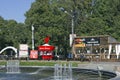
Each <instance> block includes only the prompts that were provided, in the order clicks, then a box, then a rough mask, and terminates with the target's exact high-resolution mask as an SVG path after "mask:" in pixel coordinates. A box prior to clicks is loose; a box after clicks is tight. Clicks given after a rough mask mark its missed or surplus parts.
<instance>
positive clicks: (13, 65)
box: [6, 60, 20, 73]
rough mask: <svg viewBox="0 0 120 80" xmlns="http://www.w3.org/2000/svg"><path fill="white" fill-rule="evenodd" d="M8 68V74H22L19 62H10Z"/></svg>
mask: <svg viewBox="0 0 120 80" xmlns="http://www.w3.org/2000/svg"><path fill="white" fill-rule="evenodd" d="M6 68H7V73H20V69H19V60H8V61H7V65H6Z"/></svg>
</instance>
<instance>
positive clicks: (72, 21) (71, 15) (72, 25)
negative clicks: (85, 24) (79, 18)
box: [64, 11, 74, 46]
mask: <svg viewBox="0 0 120 80" xmlns="http://www.w3.org/2000/svg"><path fill="white" fill-rule="evenodd" d="M64 12H65V13H66V14H68V15H69V16H70V17H71V18H72V19H71V34H72V42H73V39H74V15H73V14H70V13H68V12H67V11H64ZM70 46H71V44H70Z"/></svg>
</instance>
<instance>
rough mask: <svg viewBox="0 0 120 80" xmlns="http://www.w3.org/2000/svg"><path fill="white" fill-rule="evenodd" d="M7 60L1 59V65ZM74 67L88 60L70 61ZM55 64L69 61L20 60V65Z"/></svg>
mask: <svg viewBox="0 0 120 80" xmlns="http://www.w3.org/2000/svg"><path fill="white" fill-rule="evenodd" d="M6 63H7V61H0V65H6ZM70 63H72V66H73V67H78V64H86V62H79V61H70ZM55 64H62V65H64V64H66V65H68V64H69V61H39V60H32V61H31V60H29V61H25V60H20V66H54V65H55Z"/></svg>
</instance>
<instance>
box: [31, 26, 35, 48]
mask: <svg viewBox="0 0 120 80" xmlns="http://www.w3.org/2000/svg"><path fill="white" fill-rule="evenodd" d="M34 48H35V47H34V26H33V25H32V50H34Z"/></svg>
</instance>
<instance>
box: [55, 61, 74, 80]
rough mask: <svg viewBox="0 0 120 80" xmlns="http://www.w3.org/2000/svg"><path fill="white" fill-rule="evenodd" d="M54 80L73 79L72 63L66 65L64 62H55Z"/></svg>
mask: <svg viewBox="0 0 120 80" xmlns="http://www.w3.org/2000/svg"><path fill="white" fill-rule="evenodd" d="M54 80H73V79H72V64H71V63H69V64H68V66H67V65H66V64H64V65H63V66H62V64H55V67H54Z"/></svg>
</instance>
